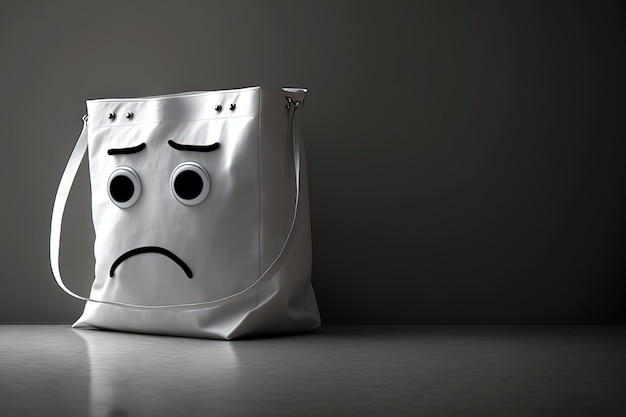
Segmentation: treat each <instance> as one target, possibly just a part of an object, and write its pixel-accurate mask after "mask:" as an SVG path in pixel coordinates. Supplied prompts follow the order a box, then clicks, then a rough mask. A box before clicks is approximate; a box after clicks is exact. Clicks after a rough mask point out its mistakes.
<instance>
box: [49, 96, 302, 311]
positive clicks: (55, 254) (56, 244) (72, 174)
mask: <svg viewBox="0 0 626 417" xmlns="http://www.w3.org/2000/svg"><path fill="white" fill-rule="evenodd" d="M300 104H301V102H300V101H295V102H293V105H292V101H291V99H289V101H288V105H287V111H288V115H289V117H288V119H289V120H288V123H289V125H288V140H292V141H293V163H294V170H295V188H296V195H295V204H294V209H293V217H292V219H291V223H290V227H289V231H288V232H287V236H286V237H285V240H284V242H283V244H282V246H281V248H280V250H279V251H278V254H277V255H276V257H275V258H274V260H273V261H272V262H271V263H270V265H269V266H268V267H267V269H265V271H263V273H262V274H261V275H260V276H259V277H258V278H257V279H256V280H255V281H254V282H253V283H252V284H250V286H248V287H247V288H245V289H243V290H241V291H240V292H238V293H236V294H232V295H229V296H227V297H224V298H220V299H218V300H212V301H202V302H197V303H185V304H166V305H140V304H130V303H122V302H118V301H107V300H97V299H93V298H88V297H83V296H80V295H78V294H76V293H74V292H73V291H71V290H70V289H69V288H67V286H66V285H65V284H64V283H63V279H62V278H61V271H60V268H59V252H60V242H61V224H62V222H63V212H64V211H65V205H66V203H67V198H68V196H69V193H70V190H71V188H72V184H73V183H74V178H76V173H77V172H78V168H79V167H80V164H81V161H82V160H83V157H84V155H85V151H86V150H87V116H86V115H85V116H83V130H82V131H81V133H80V136H79V137H78V140H77V141H76V145H75V146H74V150H73V151H72V154H71V156H70V159H69V161H68V162H67V165H66V166H65V171H63V175H62V176H61V182H60V184H59V188H58V190H57V194H56V197H55V199H54V206H53V208H52V221H51V225H50V265H51V267H52V273H53V275H54V279H55V281H56V283H57V284H58V285H59V287H61V289H62V290H63V291H65V292H66V293H68V294H69V295H71V296H72V297H75V298H78V299H79V300H83V301H93V302H98V303H103V304H110V305H114V306H118V307H130V308H134V309H142V310H151V309H183V308H184V309H200V308H206V307H211V306H217V305H219V304H223V303H226V302H231V301H234V300H235V299H238V298H240V297H242V296H243V295H244V294H245V293H247V292H248V291H249V290H251V289H252V288H253V287H257V286H260V285H262V284H264V283H265V282H266V281H267V280H268V279H269V278H271V277H272V276H273V275H274V274H275V273H276V271H277V270H278V268H279V267H280V262H279V261H280V260H281V258H282V256H283V253H284V252H285V250H286V249H287V247H288V246H289V243H290V241H291V237H292V235H293V231H294V228H295V225H296V220H297V216H298V206H299V203H300V143H299V140H298V137H297V129H296V110H297V109H298V107H299V106H300Z"/></svg>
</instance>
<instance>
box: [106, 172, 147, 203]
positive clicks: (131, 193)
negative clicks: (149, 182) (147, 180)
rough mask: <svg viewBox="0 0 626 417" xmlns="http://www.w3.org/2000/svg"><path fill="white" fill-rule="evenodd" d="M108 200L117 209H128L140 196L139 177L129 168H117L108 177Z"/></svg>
mask: <svg viewBox="0 0 626 417" xmlns="http://www.w3.org/2000/svg"><path fill="white" fill-rule="evenodd" d="M107 189H108V191H109V198H110V199H111V201H112V202H113V204H115V205H116V206H118V207H119V208H128V207H130V206H132V205H133V204H135V202H137V199H139V194H141V181H139V176H138V175H137V173H136V172H135V171H134V170H133V169H132V168H130V167H125V166H122V167H119V168H117V169H116V170H115V171H113V173H112V174H111V176H110V177H109V182H108V184H107Z"/></svg>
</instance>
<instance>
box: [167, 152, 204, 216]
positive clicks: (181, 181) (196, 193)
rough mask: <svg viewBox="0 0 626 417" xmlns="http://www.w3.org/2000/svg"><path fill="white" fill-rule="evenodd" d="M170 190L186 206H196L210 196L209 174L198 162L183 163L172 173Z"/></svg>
mask: <svg viewBox="0 0 626 417" xmlns="http://www.w3.org/2000/svg"><path fill="white" fill-rule="evenodd" d="M170 188H171V189H172V194H174V197H176V199H177V200H178V201H180V202H181V203H183V204H184V205H186V206H195V205H197V204H200V203H202V202H203V201H204V199H205V198H206V196H207V195H209V189H210V188H211V181H210V180H209V173H208V172H207V171H206V169H204V167H203V166H202V165H200V164H198V163H196V162H183V163H182V164H180V165H179V166H177V167H176V169H174V172H172V177H171V178H170Z"/></svg>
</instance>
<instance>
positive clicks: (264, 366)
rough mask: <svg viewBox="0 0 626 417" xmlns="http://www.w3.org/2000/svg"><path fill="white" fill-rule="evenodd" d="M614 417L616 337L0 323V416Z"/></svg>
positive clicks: (622, 334)
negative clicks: (260, 333)
mask: <svg viewBox="0 0 626 417" xmlns="http://www.w3.org/2000/svg"><path fill="white" fill-rule="evenodd" d="M421 415H424V416H455V415H457V416H507V417H510V416H560V415H562V416H624V415H626V326H616V325H614V326H572V325H568V326H552V325H542V326H520V325H517V326H502V325H494V326H487V325H475V326H474V325H472V326H468V325H446V326H439V325H421V326H376V325H370V326H325V327H323V328H322V329H321V330H320V331H318V332H316V333H313V334H307V335H299V336H291V337H285V338H271V339H259V340H244V341H236V342H223V341H211V340H199V339H184V338H174V337H160V336H148V335H135V334H124V333H114V332H105V331H97V330H72V329H71V328H70V327H69V325H0V416H3V417H12V416H20V417H29V416H107V417H122V416H151V417H159V416H168V417H170V416H172V417H173V416H246V417H247V416H394V417H395V416H421Z"/></svg>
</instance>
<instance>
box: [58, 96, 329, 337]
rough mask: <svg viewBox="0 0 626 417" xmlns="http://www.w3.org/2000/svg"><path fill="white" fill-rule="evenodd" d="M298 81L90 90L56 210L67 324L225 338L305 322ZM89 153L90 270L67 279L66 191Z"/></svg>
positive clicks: (305, 325)
mask: <svg viewBox="0 0 626 417" xmlns="http://www.w3.org/2000/svg"><path fill="white" fill-rule="evenodd" d="M305 95H306V90H305V89H300V88H283V89H279V88H276V89H273V88H262V87H250V88H243V89H234V90H220V91H203V92H189V93H181V94H171V95H163V96H154V97H143V98H132V99H97V100H88V101H87V115H85V116H84V117H83V122H84V124H83V130H82V133H81V134H80V137H79V139H78V141H77V143H76V146H75V148H74V150H73V152H72V154H71V157H70V159H69V162H68V163H67V166H66V168H65V171H64V173H63V176H62V178H61V182H60V185H59V188H58V190H57V195H56V198H55V202H54V207H53V211H52V222H51V238H50V261H51V266H52V271H53V275H54V278H55V280H56V282H57V284H58V285H59V286H60V287H61V288H62V289H63V290H64V291H65V292H67V293H68V294H70V295H72V296H74V297H76V298H79V299H81V300H84V301H86V304H85V308H84V311H83V314H82V315H81V317H80V318H79V319H78V320H77V321H76V323H74V325H73V326H74V327H76V328H82V327H95V328H103V329H113V330H119V331H128V332H138V333H152V334H164V335H177V336H191V337H204V338H216V339H227V340H229V339H234V338H239V337H248V336H259V335H268V334H271V335H274V334H282V333H290V332H301V331H307V330H311V329H314V328H316V327H318V326H319V324H320V317H319V311H318V308H317V303H316V300H315V295H314V291H313V288H312V285H311V231H310V215H309V197H308V188H307V170H306V158H305V154H304V148H303V143H302V139H301V137H300V134H299V120H300V113H301V109H302V103H303V101H304V98H305ZM86 152H87V153H88V155H89V156H88V161H89V175H90V183H91V205H92V218H93V225H94V230H95V243H94V255H95V276H94V278H93V285H92V287H91V292H90V295H89V296H88V297H83V296H80V295H78V294H75V293H74V292H73V291H71V290H70V289H69V288H68V287H66V285H65V284H64V283H63V280H62V277H61V273H60V270H59V253H60V234H61V223H62V218H63V211H64V208H65V204H66V201H67V197H68V194H69V191H70V188H71V186H72V183H73V181H74V178H75V176H76V172H77V170H78V167H79V165H80V163H81V160H82V159H83V156H84V154H85V153H86Z"/></svg>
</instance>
